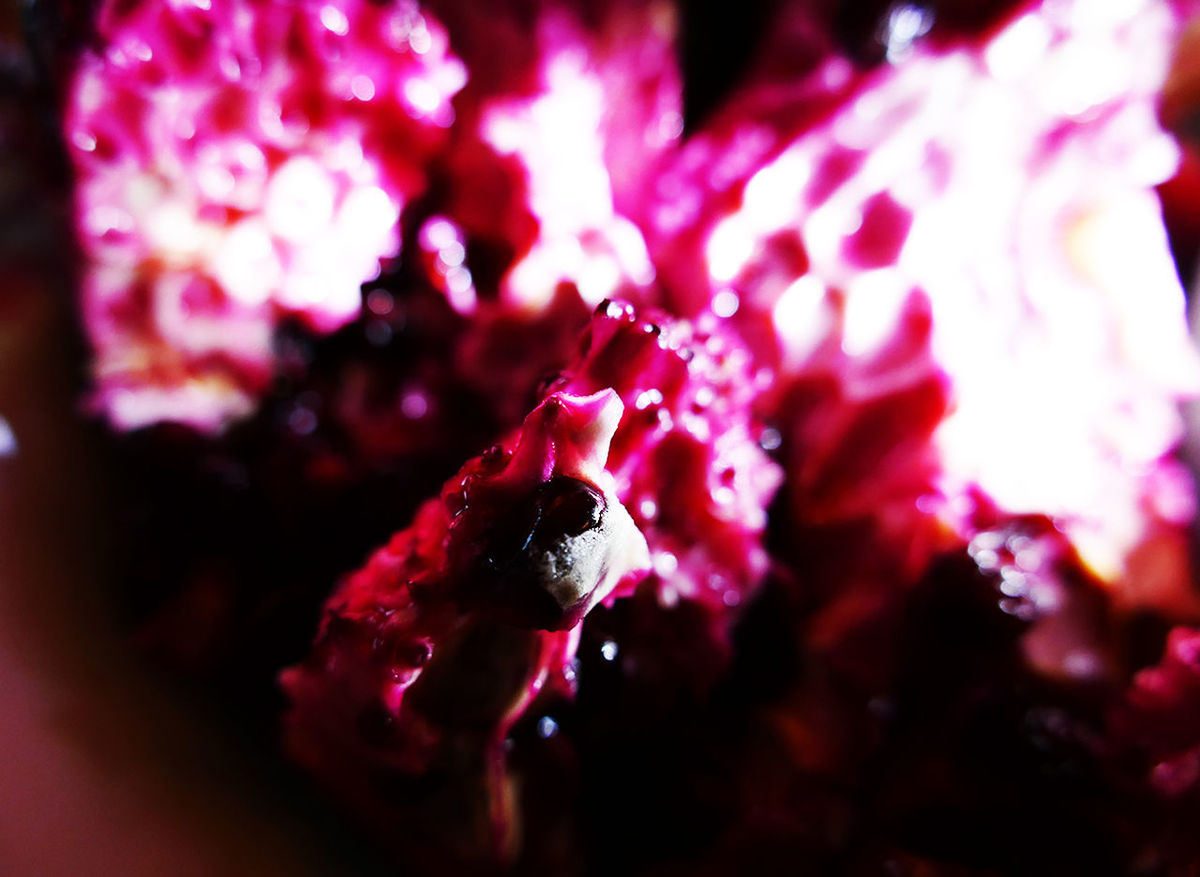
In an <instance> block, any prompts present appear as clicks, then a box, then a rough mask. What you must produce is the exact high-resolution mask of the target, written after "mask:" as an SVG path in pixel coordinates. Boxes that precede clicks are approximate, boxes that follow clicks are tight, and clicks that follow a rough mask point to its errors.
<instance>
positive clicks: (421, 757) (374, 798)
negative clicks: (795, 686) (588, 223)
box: [283, 302, 781, 857]
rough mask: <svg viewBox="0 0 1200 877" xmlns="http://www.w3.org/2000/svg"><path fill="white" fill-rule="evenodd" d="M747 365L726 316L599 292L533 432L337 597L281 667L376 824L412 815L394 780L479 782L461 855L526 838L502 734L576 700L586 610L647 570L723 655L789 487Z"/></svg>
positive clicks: (324, 759) (431, 507) (310, 762)
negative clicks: (775, 508)
mask: <svg viewBox="0 0 1200 877" xmlns="http://www.w3.org/2000/svg"><path fill="white" fill-rule="evenodd" d="M749 361H750V357H749V354H748V352H747V351H746V350H745V349H744V348H743V347H741V346H740V344H739V343H738V342H737V341H736V339H734V338H732V337H728V336H726V335H725V334H724V333H723V330H722V328H721V327H720V326H719V325H718V324H717V323H716V322H715V321H707V322H705V321H699V322H698V323H696V324H693V323H690V322H687V321H680V320H670V319H668V318H666V317H665V316H662V315H658V314H653V313H648V314H645V315H643V316H639V315H638V314H637V313H636V312H635V311H634V309H633V307H632V306H631V305H628V304H619V303H614V302H604V303H602V304H601V306H600V307H599V308H598V309H597V311H596V313H595V315H594V316H593V318H592V322H591V324H590V326H589V327H588V329H587V331H586V332H585V334H584V336H583V339H582V341H581V351H580V354H579V356H578V359H577V361H576V362H575V363H574V365H573V366H572V368H571V369H570V371H569V372H568V373H566V374H564V375H563V376H562V377H560V378H559V379H558V381H556V382H555V383H554V385H553V386H551V387H550V388H549V395H547V396H546V398H545V399H544V400H543V401H542V402H541V403H540V404H539V405H538V407H537V408H535V409H534V411H533V412H532V413H531V414H530V415H529V416H528V417H527V418H526V420H525V423H524V425H523V426H522V427H521V430H520V432H519V434H518V435H516V436H515V437H514V438H512V439H510V440H508V441H505V442H503V443H502V444H500V445H497V446H495V447H493V448H492V449H490V450H489V451H488V452H487V453H485V454H484V455H483V456H482V457H480V458H478V459H476V460H474V461H471V462H470V463H468V464H467V465H466V466H465V467H464V468H463V469H462V470H461V471H460V472H459V474H458V475H457V476H455V478H453V479H451V481H450V482H448V483H447V485H446V486H445V488H443V491H442V494H441V496H440V498H438V499H435V500H431V501H429V502H428V503H426V505H425V506H424V507H423V508H422V509H421V511H420V512H419V513H418V515H417V517H416V520H415V521H414V523H413V525H412V526H411V527H409V528H408V529H406V530H404V531H402V532H401V533H399V534H397V535H396V537H394V538H393V540H392V542H391V543H390V544H389V545H388V546H387V547H385V548H383V549H381V550H380V551H379V552H377V553H376V554H375V555H374V556H373V557H372V558H371V560H370V561H369V563H368V564H367V566H366V567H365V568H363V569H362V570H360V571H359V572H357V573H355V574H353V575H352V576H350V577H349V578H347V579H346V581H345V582H343V584H342V585H341V586H340V588H339V589H338V590H337V592H336V593H335V594H334V595H333V596H332V597H331V598H330V600H329V601H328V603H327V606H326V616H325V620H324V621H323V623H322V627H321V631H320V633H319V635H318V637H317V641H316V645H315V646H314V649H313V653H312V656H311V657H310V658H309V659H308V661H306V662H305V663H304V664H303V665H301V666H300V667H298V668H296V669H294V670H291V671H288V672H287V673H286V674H285V675H284V678H283V684H284V687H285V689H287V691H288V693H289V695H290V698H291V700H292V710H291V713H290V715H289V719H288V739H289V745H290V747H291V749H292V752H293V754H294V755H295V757H296V758H297V759H298V760H299V761H301V763H303V764H305V765H306V766H307V767H308V768H309V769H310V770H311V771H313V772H314V773H315V774H316V775H317V776H318V777H320V778H321V779H322V780H323V781H324V782H325V783H327V784H328V785H330V786H331V787H333V788H334V789H335V790H337V791H338V792H339V794H341V795H342V796H343V797H344V798H346V799H348V800H349V801H351V802H352V803H353V804H354V805H356V806H357V807H358V808H359V809H361V810H362V811H363V812H364V814H365V815H366V817H367V818H368V819H369V820H370V821H372V822H374V823H376V824H378V825H380V826H382V827H387V826H389V825H390V824H392V820H394V819H395V818H397V816H398V813H393V812H392V810H391V809H389V805H388V804H387V803H386V801H382V800H380V798H379V796H378V794H377V787H376V785H375V784H376V783H377V782H378V781H379V779H380V777H381V776H385V775H388V774H395V775H398V776H400V777H407V778H408V779H409V780H412V778H414V777H420V776H425V775H429V774H430V772H431V771H435V772H436V771H444V772H445V774H438V775H446V776H450V777H456V778H457V779H455V782H459V781H461V782H462V783H464V784H465V785H466V786H467V787H468V788H470V781H471V780H472V779H474V780H476V781H478V780H480V779H482V780H483V788H484V791H483V792H482V793H480V794H476V796H475V799H474V800H475V802H476V804H477V805H478V808H477V810H476V811H472V812H474V813H475V816H474V817H472V816H470V815H469V813H467V815H464V817H463V818H461V819H458V820H456V821H455V822H454V824H453V825H450V826H443V830H444V831H449V832H450V834H448V835H447V836H446V838H445V839H446V840H453V838H454V836H455V833H456V832H462V834H463V836H464V837H467V838H472V837H474V838H477V839H478V838H483V840H481V841H480V842H479V843H480V845H479V847H478V849H476V850H474V851H470V850H468V851H467V855H468V857H471V856H473V855H475V854H478V855H481V856H484V857H486V856H487V855H489V847H488V845H487V843H484V841H486V840H487V838H488V837H489V836H490V837H491V840H490V841H488V843H492V844H493V847H491V848H490V854H492V855H494V854H496V853H497V852H501V853H502V852H503V851H504V844H505V843H510V842H513V841H512V838H511V836H510V833H511V831H512V830H514V827H513V824H512V814H511V812H510V809H511V806H512V805H511V803H509V804H506V803H505V802H506V800H507V799H506V797H505V795H506V794H507V793H505V792H504V789H505V788H506V786H505V780H504V771H503V758H502V749H501V748H500V747H501V746H502V744H503V740H504V737H505V735H506V734H507V733H508V730H509V728H510V727H511V726H512V724H513V723H514V722H515V721H516V720H517V719H518V718H520V717H521V716H522V715H523V714H524V713H525V711H526V710H527V709H528V708H529V706H530V705H531V703H532V702H533V700H534V698H535V697H536V696H537V694H538V693H539V692H540V691H541V690H542V688H543V687H545V686H546V685H547V684H548V683H553V684H551V685H550V687H551V688H555V689H557V690H559V691H560V692H562V693H567V694H569V693H571V691H572V682H573V680H574V676H575V671H574V668H573V664H572V659H573V657H574V654H575V649H576V647H577V644H578V642H579V635H580V629H581V623H580V622H581V620H582V619H583V617H584V615H586V613H587V612H588V611H589V610H590V609H591V608H593V607H594V606H596V605H597V604H599V603H605V604H609V605H611V604H612V602H613V601H615V600H617V599H619V598H622V597H626V596H629V595H631V594H633V593H634V591H635V589H636V588H637V586H638V584H639V582H641V581H642V580H643V579H645V578H646V577H647V575H650V574H651V573H652V574H653V582H654V586H653V588H652V589H651V590H650V591H649V592H648V593H650V594H652V595H653V596H654V599H656V600H657V602H658V604H659V605H666V606H673V605H675V604H677V603H679V602H680V601H681V600H682V601H688V602H689V603H690V604H691V605H693V606H695V607H698V608H699V609H700V610H701V613H700V616H701V617H702V618H703V619H704V630H703V631H701V632H700V635H699V636H698V638H697V640H696V641H695V642H693V643H691V645H692V646H693V647H695V648H696V649H703V650H705V651H706V652H709V653H711V654H712V656H713V658H714V660H715V661H716V662H717V663H718V664H719V663H721V659H722V658H724V657H727V653H728V641H727V636H728V630H729V626H730V624H731V623H732V620H733V619H734V617H735V615H736V612H737V609H736V607H738V606H739V605H740V604H742V603H744V602H748V601H749V599H750V597H751V596H752V595H753V594H754V593H755V591H756V589H757V587H758V585H759V583H760V581H761V579H762V577H763V575H764V573H765V571H766V565H767V557H766V553H765V551H764V549H763V547H762V544H761V542H762V536H763V531H764V529H765V525H766V505H767V504H768V503H769V502H770V499H771V497H772V495H773V493H774V491H775V489H776V487H777V486H778V484H779V482H780V480H781V473H780V472H779V469H778V467H777V466H776V465H775V464H774V463H772V462H771V461H770V460H769V459H768V458H767V457H766V455H765V453H764V452H763V451H762V449H761V448H760V447H759V444H758V442H757V428H756V427H755V425H754V421H753V418H752V412H751V402H752V400H753V398H754V396H755V393H756V386H755V380H754V378H753V375H752V373H751V372H750V370H749V369H750V364H749ZM699 663H707V661H701V662H699ZM717 673H718V674H719V673H720V670H718V671H717ZM464 752H470V753H473V755H471V756H470V757H467V756H465V755H463V753H464ZM448 759H449V761H448ZM453 759H465V760H460V761H457V762H455V761H453ZM401 785H403V783H401ZM414 794H415V793H414ZM468 797H470V796H469V795H468ZM419 800H421V798H420V795H416V797H414V798H413V799H412V801H413V802H414V803H415V802H417V801H419ZM418 809H420V808H419V807H418ZM468 809H469V808H468ZM405 812H407V811H405ZM464 812H465V813H466V811H464ZM489 814H490V815H489ZM410 817H411V814H410ZM464 819H465V820H466V821H467V822H470V821H471V820H472V819H474V820H475V822H474V823H473V826H472V825H468V826H466V828H464ZM489 820H490V821H489ZM422 824H424V822H422ZM489 825H490V827H491V835H489V834H488V831H487V830H485V829H487V828H488V826H489ZM481 832H482V833H481ZM506 838H507V839H508V840H505V839H506ZM496 843H499V844H501V847H500V848H499V850H497V849H496V848H495V846H494V844H496Z"/></svg>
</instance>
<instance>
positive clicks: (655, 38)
mask: <svg viewBox="0 0 1200 877" xmlns="http://www.w3.org/2000/svg"><path fill="white" fill-rule="evenodd" d="M454 5H455V4H448V7H453V6H454ZM525 6H528V7H529V8H524V7H525ZM518 7H520V8H518ZM458 11H459V13H460V15H461V13H462V10H461V9H459V10H458ZM446 14H447V16H451V17H452V16H453V14H454V10H453V9H451V8H447V9H446ZM452 23H453V22H452ZM451 31H452V34H453V35H454V36H455V38H456V39H461V42H462V45H461V46H458V44H457V43H456V46H458V50H459V51H460V52H461V53H462V55H463V57H464V59H465V60H466V62H467V64H468V66H471V67H472V70H473V71H474V70H475V69H476V68H475V61H478V64H479V65H480V68H481V69H483V70H486V71H487V72H486V73H482V74H476V75H474V76H473V79H472V82H471V84H470V85H469V86H468V87H467V89H465V90H464V92H463V94H462V96H461V99H460V100H459V101H458V106H459V109H460V124H459V125H458V126H456V132H455V144H454V146H453V148H452V150H451V152H450V155H449V157H448V159H447V161H446V167H445V169H446V174H447V189H448V203H447V204H446V205H445V210H444V213H445V216H441V217H437V218H435V220H434V221H433V222H434V223H435V225H433V226H431V227H430V228H429V229H428V231H429V236H430V238H431V239H432V238H434V237H436V238H438V239H439V240H442V239H445V240H450V239H451V232H452V231H453V234H455V235H458V236H459V237H458V243H464V242H465V243H466V244H467V249H468V250H470V249H472V247H474V248H475V250H476V251H477V252H484V253H486V254H487V255H488V257H489V259H490V261H491V262H492V263H493V264H490V265H485V266H477V265H472V264H470V263H469V261H468V263H467V264H466V265H464V266H462V268H460V267H459V263H458V260H457V254H458V252H459V247H458V246H455V245H454V244H450V252H451V253H452V254H453V255H454V257H455V258H454V259H452V261H454V262H456V264H454V265H451V266H450V267H449V268H446V269H443V270H442V272H441V273H442V275H443V276H444V278H445V281H444V283H443V284H442V285H443V286H445V288H446V291H447V294H448V295H449V296H450V299H451V302H452V303H454V304H455V306H456V307H458V308H459V309H460V310H463V311H469V310H470V309H471V308H472V307H473V295H470V296H467V295H464V294H463V292H462V289H460V287H461V288H465V286H466V284H467V278H469V277H470V276H471V274H466V275H464V274H463V269H465V270H466V271H468V272H472V273H474V275H475V277H476V279H479V278H480V274H481V273H482V274H483V278H484V289H482V290H480V292H481V293H483V292H487V293H489V294H491V295H492V296H495V295H496V294H497V292H498V294H499V297H500V299H501V300H502V301H503V302H504V304H505V305H507V306H510V307H516V308H518V309H521V310H524V311H526V312H536V311H537V310H539V309H541V308H543V307H544V306H546V305H547V304H548V303H549V302H550V301H551V300H552V298H553V296H554V293H555V291H556V290H557V289H558V287H559V286H560V285H562V284H566V285H569V286H571V287H574V288H575V289H576V290H578V294H579V296H580V297H581V298H582V300H583V301H584V302H585V303H587V304H588V305H589V306H595V305H596V304H597V303H599V302H600V301H601V300H602V299H604V298H606V297H610V296H614V295H624V296H632V297H638V296H642V297H644V295H645V294H646V291H647V290H648V289H649V288H650V287H651V285H652V283H653V281H654V278H655V271H654V267H653V265H652V264H651V261H650V257H649V254H648V253H647V250H646V244H645V241H644V240H643V237H642V233H641V231H640V229H639V227H638V225H637V224H636V222H635V220H636V218H637V217H638V215H639V212H640V210H641V206H642V204H643V203H644V201H645V199H646V193H647V191H648V187H647V184H648V180H649V177H650V174H651V172H652V171H653V169H654V168H655V167H656V166H657V164H658V163H659V157H660V155H662V154H663V153H664V152H665V151H667V150H669V149H670V148H672V147H674V146H675V144H676V143H677V141H678V138H679V136H680V134H681V132H682V129H683V121H682V115H681V112H682V106H681V85H680V77H679V71H678V68H677V62H676V58H675V32H676V13H675V9H674V7H673V5H672V4H670V3H667V2H661V0H622V2H619V3H614V4H608V5H605V6H604V7H603V9H600V10H593V12H591V13H585V12H584V11H582V10H579V9H577V8H574V7H573V6H571V5H569V4H565V3H560V2H535V3H532V4H524V5H523V4H507V3H506V4H499V5H498V6H497V7H496V8H494V9H491V10H488V11H486V12H484V13H483V15H482V17H481V18H479V19H478V20H477V19H476V17H475V16H474V15H472V16H471V17H470V18H463V20H461V21H459V22H458V27H457V28H455V27H452V28H451ZM485 36H486V37H487V39H486V40H485V39H483V37H485ZM489 65H490V66H489ZM496 65H499V66H498V67H497V66H496ZM493 68H495V69H493ZM490 275H492V276H490Z"/></svg>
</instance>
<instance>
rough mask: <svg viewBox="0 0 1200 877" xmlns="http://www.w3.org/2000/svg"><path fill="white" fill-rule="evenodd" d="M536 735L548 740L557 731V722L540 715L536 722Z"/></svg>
mask: <svg viewBox="0 0 1200 877" xmlns="http://www.w3.org/2000/svg"><path fill="white" fill-rule="evenodd" d="M537 732H538V736H539V737H541V738H542V739H543V740H549V739H550V738H551V737H553V736H554V735H555V734H557V733H558V722H556V721H554V719H552V718H550V717H549V716H542V717H541V718H540V719H538V723H537Z"/></svg>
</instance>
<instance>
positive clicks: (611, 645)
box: [600, 639, 620, 661]
mask: <svg viewBox="0 0 1200 877" xmlns="http://www.w3.org/2000/svg"><path fill="white" fill-rule="evenodd" d="M618 651H620V650H619V649H618V648H617V644H616V643H615V642H613V641H612V640H610V639H609V640H605V641H604V644H603V645H602V646H600V656H601V657H603V658H604V660H606V661H615V660H616V659H617V652H618Z"/></svg>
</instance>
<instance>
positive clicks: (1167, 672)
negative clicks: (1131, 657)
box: [1112, 627, 1200, 795]
mask: <svg viewBox="0 0 1200 877" xmlns="http://www.w3.org/2000/svg"><path fill="white" fill-rule="evenodd" d="M1112 728H1113V730H1114V731H1115V736H1116V737H1117V738H1118V739H1119V740H1121V741H1123V742H1125V743H1128V744H1132V745H1134V746H1136V747H1137V748H1138V749H1139V750H1140V751H1141V752H1142V753H1143V755H1145V756H1148V757H1149V759H1150V760H1151V762H1152V763H1153V767H1152V768H1151V772H1150V776H1149V780H1150V782H1151V784H1152V786H1153V787H1154V788H1156V789H1157V790H1158V791H1159V792H1160V793H1162V794H1165V795H1180V794H1183V793H1185V792H1187V791H1188V790H1194V789H1195V788H1196V787H1197V782H1198V781H1200V631H1197V630H1195V629H1193V628H1186V627H1177V628H1175V629H1174V630H1172V631H1171V633H1170V635H1169V636H1168V637H1167V645H1166V649H1165V651H1164V653H1163V656H1162V660H1161V661H1160V662H1159V663H1158V664H1155V665H1154V666H1152V667H1148V668H1147V669H1145V670H1142V671H1141V672H1140V673H1138V674H1137V676H1136V677H1134V680H1133V684H1132V685H1131V686H1130V687H1129V690H1128V691H1127V692H1126V694H1125V697H1124V700H1123V701H1122V702H1121V703H1120V704H1119V706H1118V707H1117V708H1116V709H1115V710H1114V712H1113V715H1112Z"/></svg>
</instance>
